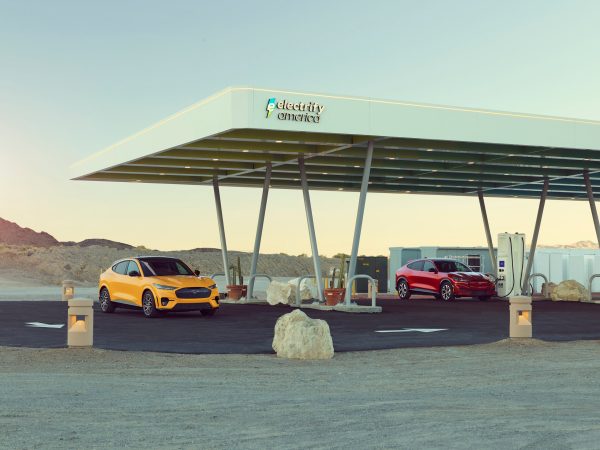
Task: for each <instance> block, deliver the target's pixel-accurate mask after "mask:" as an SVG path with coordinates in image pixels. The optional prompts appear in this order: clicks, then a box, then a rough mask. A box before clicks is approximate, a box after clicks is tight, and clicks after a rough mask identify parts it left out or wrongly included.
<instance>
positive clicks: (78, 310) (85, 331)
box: [67, 298, 94, 348]
mask: <svg viewBox="0 0 600 450" xmlns="http://www.w3.org/2000/svg"><path fill="white" fill-rule="evenodd" d="M92 304H93V300H90V299H87V298H73V299H71V300H69V310H68V315H67V346H68V347H69V348H71V347H91V346H92V345H93V344H94V310H93V308H92Z"/></svg>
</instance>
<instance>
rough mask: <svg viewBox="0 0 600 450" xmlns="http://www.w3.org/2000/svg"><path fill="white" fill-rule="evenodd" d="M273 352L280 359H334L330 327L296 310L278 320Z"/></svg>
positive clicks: (322, 321)
mask: <svg viewBox="0 0 600 450" xmlns="http://www.w3.org/2000/svg"><path fill="white" fill-rule="evenodd" d="M273 350H275V352H277V356H278V357H280V358H289V359H330V358H333V353H334V352H333V340H332V339H331V333H330V331H329V325H328V324H327V322H325V321H324V320H320V319H311V318H310V317H308V316H307V315H306V314H304V312H303V311H301V310H300V309H295V310H294V311H292V312H291V313H289V314H285V315H283V316H281V317H280V318H279V319H277V323H276V324H275V336H274V337H273Z"/></svg>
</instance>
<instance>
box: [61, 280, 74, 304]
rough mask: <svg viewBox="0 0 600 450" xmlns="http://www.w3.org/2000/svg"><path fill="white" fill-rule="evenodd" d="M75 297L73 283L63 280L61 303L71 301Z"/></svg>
mask: <svg viewBox="0 0 600 450" xmlns="http://www.w3.org/2000/svg"><path fill="white" fill-rule="evenodd" d="M73 297H75V282H74V281H71V280H65V281H63V282H62V299H63V302H66V301H69V300H71V299H72V298H73Z"/></svg>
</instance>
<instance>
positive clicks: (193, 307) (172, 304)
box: [157, 290, 219, 311]
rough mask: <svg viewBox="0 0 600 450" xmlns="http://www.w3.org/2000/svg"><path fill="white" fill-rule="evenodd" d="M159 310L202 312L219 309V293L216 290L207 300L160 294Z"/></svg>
mask: <svg viewBox="0 0 600 450" xmlns="http://www.w3.org/2000/svg"><path fill="white" fill-rule="evenodd" d="M157 303H158V309H159V310H161V311H202V310H207V309H217V308H219V292H218V291H217V290H214V291H213V292H212V293H211V295H210V297H206V298H177V297H176V296H175V294H173V293H165V292H159V295H158V301H157Z"/></svg>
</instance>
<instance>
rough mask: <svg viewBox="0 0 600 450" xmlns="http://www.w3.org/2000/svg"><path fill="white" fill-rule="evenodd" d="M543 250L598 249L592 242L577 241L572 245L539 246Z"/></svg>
mask: <svg viewBox="0 0 600 450" xmlns="http://www.w3.org/2000/svg"><path fill="white" fill-rule="evenodd" d="M540 247H544V248H594V249H596V248H598V244H597V243H595V242H594V241H578V242H575V243H574V244H566V245H564V244H556V245H540Z"/></svg>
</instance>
